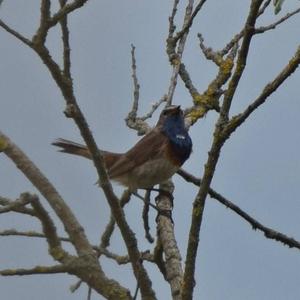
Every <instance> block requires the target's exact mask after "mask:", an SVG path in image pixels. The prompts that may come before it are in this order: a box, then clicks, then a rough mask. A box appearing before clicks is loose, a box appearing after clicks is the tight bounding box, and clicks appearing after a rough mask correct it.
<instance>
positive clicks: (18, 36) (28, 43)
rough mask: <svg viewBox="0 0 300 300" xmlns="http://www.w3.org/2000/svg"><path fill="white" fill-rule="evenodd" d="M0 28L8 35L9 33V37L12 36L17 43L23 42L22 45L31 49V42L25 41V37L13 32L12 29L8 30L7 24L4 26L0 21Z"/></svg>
mask: <svg viewBox="0 0 300 300" xmlns="http://www.w3.org/2000/svg"><path fill="white" fill-rule="evenodd" d="M0 27H2V28H3V29H4V30H6V31H7V32H8V33H10V34H11V35H13V36H14V37H16V38H17V39H18V40H19V41H21V42H23V43H24V44H26V45H27V46H29V47H32V42H31V41H30V40H29V39H27V38H26V37H24V36H23V35H22V34H20V33H19V32H17V31H15V30H13V29H12V28H10V27H9V26H8V25H7V24H5V23H4V22H3V21H2V20H0Z"/></svg>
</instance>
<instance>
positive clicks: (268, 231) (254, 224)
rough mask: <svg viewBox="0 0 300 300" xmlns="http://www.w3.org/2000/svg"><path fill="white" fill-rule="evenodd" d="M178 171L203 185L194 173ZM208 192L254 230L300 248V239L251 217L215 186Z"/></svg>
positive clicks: (196, 183) (197, 183)
mask: <svg viewBox="0 0 300 300" xmlns="http://www.w3.org/2000/svg"><path fill="white" fill-rule="evenodd" d="M177 173H178V174H179V175H180V176H181V177H182V178H183V179H185V180H186V181H187V182H192V183H193V184H195V185H197V186H200V185H201V179H200V178H197V177H195V176H193V175H192V174H190V173H188V172H186V171H184V170H183V169H180V170H179V171H178V172H177ZM208 194H209V196H210V197H211V198H212V199H215V200H217V201H219V202H220V203H221V204H223V205H225V206H226V207H227V208H229V209H231V210H232V211H233V212H235V213H236V214H237V215H239V216H240V217H241V218H243V219H244V220H245V221H247V222H248V223H249V224H250V225H251V227H252V228H253V229H254V230H257V229H258V230H260V231H262V232H263V233H264V235H265V237H266V238H268V239H273V240H276V241H278V242H281V243H282V244H284V245H286V246H288V247H290V248H297V249H300V242H299V241H297V240H295V239H294V238H292V237H288V236H287V235H285V234H283V233H281V232H279V231H275V230H274V229H272V228H270V227H267V226H265V225H263V224H261V223H260V222H258V221H257V220H256V219H254V218H253V217H251V216H250V215H249V214H248V213H246V212H245V211H243V210H242V209H241V208H239V207H238V206H237V205H235V204H234V203H233V202H231V201H230V200H228V199H227V198H225V197H224V196H222V195H221V194H220V193H218V192H216V191H215V190H214V189H213V188H210V189H209V191H208Z"/></svg>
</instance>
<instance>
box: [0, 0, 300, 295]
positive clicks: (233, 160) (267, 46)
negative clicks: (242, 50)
mask: <svg viewBox="0 0 300 300" xmlns="http://www.w3.org/2000/svg"><path fill="white" fill-rule="evenodd" d="M53 2H56V1H53ZM182 2H183V3H184V5H185V1H182ZM171 5H172V1H161V0H152V1H145V0H139V1H137V0H123V1H109V0H103V1H96V0H91V1H89V2H88V4H87V5H85V6H84V7H83V8H82V9H80V10H79V11H78V12H75V13H74V14H72V16H71V17H70V30H71V48H72V71H73V77H74V85H75V90H76V96H77V98H78V101H79V103H80V106H81V107H82V109H83V111H84V113H85V115H86V117H87V120H88V122H89V124H90V126H91V128H92V130H93V132H94V135H95V137H96V140H97V142H98V144H99V146H100V147H101V148H103V149H108V150H111V151H116V152H118V151H119V152H121V151H125V150H126V149H128V148H129V147H130V146H131V145H132V144H133V143H135V142H136V141H137V139H138V137H137V136H136V134H135V132H133V131H130V130H129V129H128V128H126V126H125V123H124V118H125V116H126V115H127V113H128V111H129V109H130V107H131V104H132V83H131V70H130V65H131V61H130V44H131V43H133V44H135V46H136V58H137V65H138V70H137V71H138V77H139V80H140V84H141V101H142V102H141V105H140V107H141V111H142V112H146V111H147V109H148V108H149V107H150V105H151V103H152V102H153V101H157V100H158V99H160V98H161V96H162V95H163V94H165V93H166V92H167V88H168V83H169V77H170V74H171V68H170V66H169V63H168V58H167V55H166V53H165V39H166V35H167V29H168V16H169V14H170V10H171ZM248 5H249V1H237V0H227V1H217V0H215V1H213V0H211V1H207V4H206V5H205V7H204V9H203V11H202V12H201V13H200V14H199V16H198V18H197V19H196V20H195V22H194V26H193V29H192V30H191V33H190V35H189V39H188V42H187V47H186V52H185V54H184V62H185V63H186V66H187V68H188V70H189V71H190V73H191V75H192V77H193V78H194V83H195V84H196V85H197V87H198V88H199V90H203V89H205V87H206V86H207V84H208V83H209V82H210V80H211V79H212V78H213V76H214V75H215V72H216V69H215V67H214V66H213V65H212V64H211V63H209V62H207V61H205V59H204V58H203V55H202V54H201V52H200V50H199V46H198V44H199V43H198V39H197V36H196V34H197V32H201V33H202V34H203V36H204V38H205V41H206V43H207V45H210V46H212V47H222V46H223V45H224V44H225V43H226V42H227V41H228V40H229V39H230V37H231V36H232V35H233V34H235V33H236V32H238V30H239V28H240V27H241V25H242V24H243V22H244V18H245V14H246V12H247V9H248ZM296 5H298V6H299V1H297V0H289V1H286V3H285V4H284V7H283V11H282V12H281V13H280V15H279V16H275V15H274V14H273V11H272V10H269V12H268V13H267V15H266V16H265V17H264V18H262V20H261V21H260V24H269V23H271V22H272V21H274V20H275V19H276V18H278V17H281V16H282V15H283V14H285V13H286V12H287V11H290V10H292V9H293V8H295V7H296ZM183 7H184V6H183V4H182V7H181V8H183ZM38 13H39V1H37V0H33V1H25V0H23V1H21V0H19V1H17V0H10V1H4V3H3V4H2V6H1V9H0V17H1V18H2V19H3V20H5V21H6V22H7V23H8V24H10V25H11V26H12V27H14V28H16V29H17V30H19V31H21V32H22V33H24V34H25V35H27V36H31V35H32V33H33V32H34V28H35V27H36V25H37V22H38V18H39V16H38ZM180 16H182V12H180V13H179V15H178V18H177V20H180ZM180 25H181V22H180ZM299 36H300V16H296V17H294V18H293V19H291V20H289V21H288V22H287V23H286V24H284V25H281V26H280V27H279V28H278V29H277V30H276V31H270V32H269V33H266V34H265V35H263V36H256V37H255V39H254V42H253V45H252V47H251V50H250V58H249V61H248V65H247V72H246V74H245V76H243V78H242V81H241V84H240V87H239V89H238V94H237V96H236V97H235V99H234V103H233V113H237V112H239V111H241V110H242V109H243V108H244V107H245V106H246V105H247V104H248V103H249V102H250V101H251V100H253V99H254V98H255V97H256V96H257V95H258V94H259V92H260V90H261V88H262V87H263V86H264V85H265V84H266V83H267V82H268V81H270V80H271V79H272V78H273V77H274V76H275V75H276V74H277V73H278V72H279V71H280V70H281V68H282V67H283V66H284V65H285V64H286V63H287V61H288V59H289V58H290V57H291V55H292V54H293V53H294V52H295V49H296V47H297V45H298V44H299ZM60 42H61V40H60V36H59V35H58V31H57V30H53V32H51V34H50V36H49V39H48V45H49V47H50V49H51V50H52V55H53V56H54V57H56V58H60V56H59V55H60V52H59V50H60V49H61V48H60V47H61V46H60ZM0 53H1V56H0V60H1V63H0V72H1V81H0V90H1V100H0V129H1V130H3V131H4V132H5V133H6V134H7V135H9V136H10V137H11V139H12V140H13V141H15V142H16V143H17V144H18V145H19V146H20V147H21V148H22V149H23V150H24V151H25V152H26V153H27V154H28V156H29V157H30V158H31V159H32V160H33V161H34V162H35V163H36V164H37V165H38V166H39V167H40V169H41V170H42V171H43V172H44V173H45V174H46V175H47V176H48V178H49V179H50V180H51V181H52V182H53V183H54V184H55V186H56V187H57V189H58V190H59V192H60V193H61V194H62V196H63V197H64V199H65V200H66V202H67V203H68V204H69V205H70V206H71V208H72V209H73V210H74V212H75V214H76V216H77V217H78V219H79V220H80V221H81V222H82V224H83V226H84V228H85V229H86V232H87V234H88V237H89V239H90V240H91V241H92V242H93V243H95V244H97V243H98V240H99V236H100V234H101V232H102V230H103V228H104V226H105V224H106V223H107V220H108V217H109V209H108V207H107V204H106V201H105V199H104V196H103V194H102V193H101V191H100V190H99V189H98V188H97V187H96V186H95V185H94V184H93V183H94V182H95V181H96V172H95V170H94V169H93V167H92V165H91V163H90V162H88V161H86V160H83V159H80V158H76V157H72V156H67V155H62V154H59V153H57V152H56V149H55V148H54V147H52V146H50V143H51V141H52V140H53V139H55V138H57V137H64V138H68V139H72V140H75V141H81V138H80V136H79V132H78V130H77V128H76V127H75V125H74V124H73V122H72V121H70V120H69V119H66V118H65V117H64V114H63V113H62V111H63V109H64V101H63V99H62V96H61V94H60V92H59V91H58V89H57V87H56V86H55V84H54V82H53V80H52V78H51V76H50V74H49V73H48V71H47V70H46V68H45V67H44V66H43V64H42V63H41V61H40V60H39V58H38V57H37V56H36V55H35V54H34V53H33V52H32V50H30V49H28V48H26V47H25V46H24V45H22V44H21V43H20V42H19V41H17V40H16V39H14V38H13V37H11V36H10V35H9V34H7V33H6V32H4V31H3V30H2V29H1V30H0ZM299 74H300V73H299V70H298V71H297V72H296V73H295V74H294V75H293V77H291V78H290V79H288V81H287V82H286V83H285V84H284V85H283V86H282V87H280V88H279V90H278V91H277V92H276V94H275V95H273V96H272V97H271V99H270V100H269V101H268V103H267V104H265V105H264V106H263V107H262V108H261V109H259V110H258V111H257V112H256V113H255V114H254V115H253V116H252V117H251V118H250V119H249V120H248V121H247V123H246V124H244V125H243V126H242V127H241V128H240V129H239V130H237V131H236V132H235V133H234V134H233V136H232V138H231V139H230V141H229V142H228V143H227V144H226V145H225V147H224V150H223V152H222V155H221V158H220V161H219V164H218V167H217V171H216V175H215V177H214V180H213V183H212V186H213V187H214V188H215V189H216V190H218V191H219V192H221V193H222V194H223V195H224V196H226V197H228V198H229V199H231V200H232V201H233V202H234V203H236V204H237V205H239V206H240V207H241V208H243V209H244V210H246V211H247V212H248V213H250V214H251V215H253V216H254V217H256V218H257V219H258V220H259V221H261V222H262V223H263V224H265V225H267V226H270V227H273V228H274V229H276V230H280V231H282V232H283V233H286V234H287V235H290V236H293V237H294V238H296V239H298V240H300V233H299V228H300V218H299V215H300V200H299V182H300V162H299V146H300V133H299V130H298V128H299V123H300V119H299ZM174 103H178V104H181V105H182V106H183V107H185V106H189V105H191V99H190V97H189V95H188V93H187V92H186V90H185V89H184V87H183V85H182V84H181V83H179V85H178V89H177V90H176V93H175V97H174ZM157 116H158V113H157V114H156V115H155V118H154V119H153V120H152V121H151V123H152V124H154V123H155V121H156V118H157ZM216 117H217V115H216V113H214V112H210V113H209V114H208V115H207V117H206V118H204V119H203V120H201V121H200V122H198V124H197V125H196V126H194V127H193V128H192V129H191V136H192V138H193V142H194V152H193V154H192V156H191V158H190V160H189V161H188V162H187V163H186V164H185V165H184V168H185V169H186V170H188V171H190V172H192V173H194V174H195V175H197V176H201V174H202V172H203V164H204V162H205V160H206V158H207V151H208V150H209V147H210V142H211V133H212V130H213V124H214V122H215V120H216ZM174 180H175V183H176V186H177V190H176V191H175V208H174V222H175V230H176V236H177V240H178V244H179V246H180V249H181V251H182V254H183V257H184V255H185V248H186V242H187V236H188V230H189V222H190V215H191V208H192V201H193V198H194V196H195V194H196V191H197V189H196V188H194V187H191V186H190V185H188V184H187V183H185V182H184V181H183V180H182V179H181V178H179V177H178V176H175V177H174ZM24 191H30V192H35V189H34V187H33V186H32V185H31V184H30V183H29V182H28V181H27V180H26V179H25V178H24V177H23V176H22V174H21V173H20V172H19V171H18V170H17V169H16V168H15V167H14V165H13V164H12V163H11V162H10V161H9V160H8V159H7V158H6V157H5V156H4V155H0V194H1V195H2V196H8V197H10V198H16V197H18V195H19V194H20V193H21V192H24ZM116 191H117V193H120V192H121V189H120V188H119V187H116ZM43 203H45V201H43ZM47 207H48V206H47ZM49 211H51V210H50V208H49ZM141 211H142V205H141V203H140V202H139V201H138V200H136V199H132V201H131V203H130V204H129V205H128V207H127V209H126V213H127V215H128V216H129V218H128V219H129V222H130V225H131V226H132V228H135V229H136V231H137V237H138V238H139V245H140V247H141V249H147V248H149V245H148V244H147V242H146V241H145V239H144V237H143V236H144V233H143V230H142V226H143V225H142V219H141ZM154 218H155V216H154V215H151V219H150V222H151V225H152V226H151V227H152V233H153V234H154V233H155V222H154ZM8 228H17V229H23V230H31V229H36V230H39V229H40V226H39V224H38V223H36V222H33V221H32V220H30V219H29V218H26V217H21V216H19V215H16V214H8V215H3V214H2V215H1V217H0V230H3V229H8ZM138 228H141V229H140V230H139V229H138ZM112 248H113V249H114V250H115V251H116V252H119V253H123V250H124V245H123V244H122V243H121V242H120V238H119V236H118V235H115V236H114V238H113V239H112ZM199 249H200V250H199V254H198V260H197V270H196V280H197V286H196V289H195V299H205V300H221V299H226V300H227V299H228V300H240V299H243V300H248V299H249V300H250V299H251V300H252V299H259V300H269V299H270V300H271V299H272V300H277V299H278V300H281V299H288V300H294V299H299V297H300V285H299V266H300V252H299V250H294V249H289V248H288V247H286V246H283V245H282V244H279V243H278V242H275V241H272V240H267V239H266V238H264V237H263V235H262V234H261V233H260V232H255V231H253V230H252V229H251V227H250V226H249V225H248V224H247V223H246V222H245V221H244V220H242V219H241V218H240V217H238V216H237V215H235V214H234V213H232V212H231V211H230V210H228V209H226V208H225V207H223V206H222V205H220V204H219V203H217V202H216V201H215V200H210V199H208V201H207V205H206V209H205V215H204V222H203V225H202V231H201V242H200V248H199ZM0 253H1V254H0V268H1V269H4V268H10V267H31V266H34V265H37V264H51V263H52V260H51V259H50V258H49V257H48V256H47V246H46V243H45V242H43V241H41V240H37V239H32V240H26V239H24V238H12V237H8V238H3V237H2V238H1V243H0ZM103 265H104V269H105V270H106V271H107V272H108V274H110V276H112V277H115V278H116V279H117V280H120V282H121V283H122V284H124V285H127V286H129V287H130V289H131V290H133V289H134V288H135V282H134V280H132V279H130V276H128V268H122V269H121V270H122V271H121V270H120V267H119V266H117V265H116V264H114V263H112V262H110V261H105V262H104V263H103ZM123 270H124V271H123ZM149 270H150V273H151V275H153V274H155V271H156V270H155V268H154V267H152V266H149ZM75 282H76V278H72V277H70V276H67V275H59V276H52V275H45V276H31V277H22V278H3V277H1V278H0V293H1V299H10V300H18V299H28V300H29V299H30V300H35V299H45V300H50V299H51V300H52V299H74V300H76V299H85V297H86V293H87V288H86V286H82V287H81V288H80V289H79V290H78V291H77V292H76V293H75V294H71V293H70V292H69V286H70V285H71V284H74V283H75ZM153 284H154V288H157V289H159V291H160V298H159V299H170V292H169V287H168V285H167V284H165V282H164V280H163V279H162V277H160V276H155V277H154V278H153ZM100 298H101V297H99V296H98V295H96V294H94V295H93V297H92V299H100Z"/></svg>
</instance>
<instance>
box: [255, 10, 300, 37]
mask: <svg viewBox="0 0 300 300" xmlns="http://www.w3.org/2000/svg"><path fill="white" fill-rule="evenodd" d="M299 12H300V8H297V9H295V10H294V11H292V12H290V13H287V14H286V15H285V16H284V17H282V18H281V19H279V20H278V21H276V22H274V23H272V24H270V25H267V26H261V27H258V28H256V29H255V34H258V33H264V32H266V31H268V30H271V29H275V28H276V27H277V26H278V25H279V24H281V23H283V22H285V21H286V20H288V19H289V18H291V17H292V16H294V15H296V14H298V13H299Z"/></svg>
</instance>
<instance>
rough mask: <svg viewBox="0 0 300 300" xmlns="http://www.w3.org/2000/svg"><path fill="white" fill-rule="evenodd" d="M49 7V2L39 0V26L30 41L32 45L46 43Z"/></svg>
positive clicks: (48, 0) (47, 0)
mask: <svg viewBox="0 0 300 300" xmlns="http://www.w3.org/2000/svg"><path fill="white" fill-rule="evenodd" d="M50 7H51V1H50V0H41V9H40V11H41V17H40V26H39V28H38V30H37V31H36V33H35V35H34V37H33V39H32V40H33V42H34V43H40V44H45V42H46V38H47V34H48V30H49V26H48V22H49V20H50Z"/></svg>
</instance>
